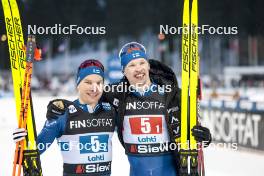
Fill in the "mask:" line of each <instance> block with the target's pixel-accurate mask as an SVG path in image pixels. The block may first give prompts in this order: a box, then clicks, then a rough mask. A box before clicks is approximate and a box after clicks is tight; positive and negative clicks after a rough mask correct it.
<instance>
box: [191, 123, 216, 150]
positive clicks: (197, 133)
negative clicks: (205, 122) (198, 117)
mask: <svg viewBox="0 0 264 176" xmlns="http://www.w3.org/2000/svg"><path fill="white" fill-rule="evenodd" d="M192 135H193V136H194V138H195V140H196V141H198V142H201V143H203V146H204V147H208V146H209V144H210V143H211V141H212V137H211V133H210V130H209V129H208V128H206V127H203V126H200V125H196V126H194V127H193V128H192Z"/></svg>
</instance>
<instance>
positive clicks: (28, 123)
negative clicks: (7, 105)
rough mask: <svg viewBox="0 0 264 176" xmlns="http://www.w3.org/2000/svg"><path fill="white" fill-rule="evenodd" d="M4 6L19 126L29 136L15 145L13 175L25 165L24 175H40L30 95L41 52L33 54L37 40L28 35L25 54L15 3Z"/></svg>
mask: <svg viewBox="0 0 264 176" xmlns="http://www.w3.org/2000/svg"><path fill="white" fill-rule="evenodd" d="M2 6H3V10H4V16H5V24H6V33H7V38H8V48H9V56H10V65H11V70H12V79H13V88H14V97H15V103H16V115H17V121H18V127H19V128H22V127H24V128H25V129H27V133H28V135H27V137H26V139H25V140H23V141H21V142H19V143H17V144H16V151H15V157H14V163H13V173H12V175H13V176H20V175H21V173H22V171H21V170H22V166H23V175H27V176H41V175H42V170H41V164H40V158H39V154H38V150H37V145H36V128H35V121H34V116H33V111H32V110H33V107H32V101H31V93H30V82H31V74H32V61H33V60H32V55H34V54H38V55H39V53H34V52H35V39H34V37H32V36H29V39H28V44H27V47H28V49H27V54H26V50H25V46H24V38H23V31H22V25H21V21H20V15H19V10H18V6H17V3H16V0H2ZM26 55H27V56H26ZM26 58H27V59H26Z"/></svg>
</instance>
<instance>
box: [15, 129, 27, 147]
mask: <svg viewBox="0 0 264 176" xmlns="http://www.w3.org/2000/svg"><path fill="white" fill-rule="evenodd" d="M25 136H27V131H26V130H25V129H24V128H16V129H15V130H14V132H13V140H14V142H15V143H17V142H19V141H22V140H23V139H25Z"/></svg>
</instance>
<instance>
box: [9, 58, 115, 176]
mask: <svg viewBox="0 0 264 176" xmlns="http://www.w3.org/2000/svg"><path fill="white" fill-rule="evenodd" d="M76 80H77V81H76V82H77V90H78V93H79V97H78V99H77V100H75V101H74V102H70V101H66V100H64V101H63V102H62V101H60V100H56V103H57V105H56V107H57V109H55V110H54V111H53V113H54V115H49V114H47V121H46V123H45V125H44V127H43V129H42V130H41V132H40V134H39V135H38V137H37V144H38V149H39V151H40V153H43V152H45V150H46V149H47V148H48V147H49V146H50V144H52V143H53V141H54V139H55V138H56V139H57V141H58V144H59V146H60V148H61V154H62V157H63V163H64V164H63V175H64V176H79V175H80V176H88V175H89V176H98V175H105V176H109V175H110V174H111V162H112V135H113V132H114V130H115V119H114V118H115V116H116V114H115V110H114V108H112V106H111V105H110V104H109V103H107V102H103V101H101V100H100V98H101V95H102V92H103V91H102V90H103V89H102V88H103V86H102V85H103V81H104V68H103V65H102V64H101V63H100V62H99V61H97V60H86V61H85V62H83V63H82V64H81V65H80V67H79V69H78V74H77V79H76ZM48 106H49V107H50V106H54V104H53V102H51V103H50V104H49V105H48ZM61 109H63V111H61ZM25 135H26V132H25V130H24V129H17V130H16V132H15V133H14V140H16V141H19V140H22V139H23V138H24V137H25Z"/></svg>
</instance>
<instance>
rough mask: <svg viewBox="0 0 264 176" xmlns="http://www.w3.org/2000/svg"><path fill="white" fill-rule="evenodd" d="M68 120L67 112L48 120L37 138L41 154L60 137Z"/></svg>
mask: <svg viewBox="0 0 264 176" xmlns="http://www.w3.org/2000/svg"><path fill="white" fill-rule="evenodd" d="M66 121H67V113H64V114H63V115H61V116H58V118H57V119H54V120H46V122H45V124H44V127H43V128H42V130H41V132H40V133H39V135H38V138H37V144H38V149H39V153H40V154H42V153H43V152H45V151H46V150H47V149H48V148H49V146H50V145H51V144H52V143H53V141H54V139H55V138H58V137H60V136H61V135H62V134H63V132H64V130H65V126H66Z"/></svg>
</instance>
